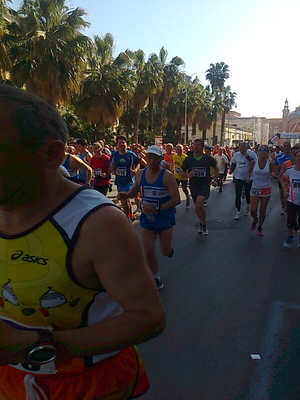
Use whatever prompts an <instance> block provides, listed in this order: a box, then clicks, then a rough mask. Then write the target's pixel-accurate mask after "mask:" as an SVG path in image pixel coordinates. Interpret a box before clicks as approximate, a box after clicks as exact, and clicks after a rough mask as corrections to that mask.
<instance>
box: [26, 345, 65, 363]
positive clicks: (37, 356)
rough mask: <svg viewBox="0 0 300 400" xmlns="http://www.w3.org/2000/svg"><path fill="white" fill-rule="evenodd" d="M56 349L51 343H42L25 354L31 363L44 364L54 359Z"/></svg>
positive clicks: (56, 352)
mask: <svg viewBox="0 0 300 400" xmlns="http://www.w3.org/2000/svg"><path fill="white" fill-rule="evenodd" d="M57 354H58V349H57V347H56V346H53V345H47V344H45V345H42V346H39V347H36V348H34V349H32V350H31V351H30V352H29V353H28V356H27V360H28V362H29V363H31V364H46V363H48V362H50V361H52V360H54V359H55V357H56V356H57Z"/></svg>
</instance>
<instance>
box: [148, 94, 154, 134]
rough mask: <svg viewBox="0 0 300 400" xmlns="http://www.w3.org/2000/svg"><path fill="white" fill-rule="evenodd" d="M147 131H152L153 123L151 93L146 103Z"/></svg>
mask: <svg viewBox="0 0 300 400" xmlns="http://www.w3.org/2000/svg"><path fill="white" fill-rule="evenodd" d="M148 121H149V125H148V131H153V125H154V95H153V94H151V95H150V96H149V103H148Z"/></svg>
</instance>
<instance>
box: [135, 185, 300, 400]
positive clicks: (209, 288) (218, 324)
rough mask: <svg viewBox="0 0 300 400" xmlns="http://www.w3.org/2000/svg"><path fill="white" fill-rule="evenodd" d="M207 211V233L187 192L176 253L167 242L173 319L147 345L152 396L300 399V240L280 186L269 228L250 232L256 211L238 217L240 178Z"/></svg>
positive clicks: (164, 264)
mask: <svg viewBox="0 0 300 400" xmlns="http://www.w3.org/2000/svg"><path fill="white" fill-rule="evenodd" d="M244 205H245V200H243V206H244ZM206 210H207V221H208V229H209V235H208V236H206V237H204V236H202V235H200V234H198V228H197V224H198V221H197V218H196V215H195V211H194V206H193V204H191V206H190V208H189V209H186V208H185V201H182V203H181V205H179V206H178V207H177V224H176V226H175V228H174V241H173V244H174V248H175V254H174V256H173V258H172V259H169V258H167V257H164V256H162V255H160V254H159V250H158V248H157V254H159V263H160V273H161V277H162V280H163V283H164V285H165V288H164V289H163V290H161V291H160V294H161V298H162V301H163V303H164V306H165V310H166V314H167V326H166V329H165V331H164V332H163V333H162V334H161V335H160V336H159V337H157V338H155V339H153V340H151V341H149V342H147V343H144V344H142V345H140V346H139V349H140V352H141V354H142V357H143V359H144V362H145V364H146V367H147V370H148V373H149V378H150V382H151V388H150V390H149V391H148V393H147V394H145V395H144V396H142V399H143V400H156V399H159V400H217V399H221V400H227V399H228V400H231V399H259V400H268V399H271V400H279V399H282V400H290V399H300V379H299V376H300V368H299V367H300V340H299V333H300V324H299V316H300V249H298V248H297V247H296V243H297V239H295V241H294V243H293V246H292V247H291V248H288V249H284V248H283V247H282V244H283V242H284V240H285V238H286V235H287V232H286V227H285V226H286V217H285V216H281V215H280V210H281V206H280V202H279V195H278V189H277V186H276V184H275V183H274V185H273V195H272V198H271V200H270V203H269V207H268V213H267V214H268V215H267V218H266V221H265V224H264V232H265V236H264V237H258V236H257V234H256V232H251V231H250V223H251V217H250V216H244V215H243V216H242V219H241V220H240V221H234V219H233V218H234V215H235V207H234V187H233V184H232V181H231V178H229V180H228V181H227V182H226V184H225V186H224V188H223V193H218V189H212V191H211V196H210V199H209V202H208V207H207V209H206ZM134 226H135V228H136V229H137V230H138V231H139V230H140V228H139V223H138V221H136V222H135V223H134Z"/></svg>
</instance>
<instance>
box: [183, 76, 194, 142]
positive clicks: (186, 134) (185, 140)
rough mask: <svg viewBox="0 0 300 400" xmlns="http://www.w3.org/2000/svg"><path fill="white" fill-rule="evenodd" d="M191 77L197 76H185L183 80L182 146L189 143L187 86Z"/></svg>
mask: <svg viewBox="0 0 300 400" xmlns="http://www.w3.org/2000/svg"><path fill="white" fill-rule="evenodd" d="M193 75H196V77H197V74H196V73H194V74H192V75H187V76H186V80H185V105H184V127H185V128H184V132H185V135H184V144H188V143H189V127H188V123H187V110H188V84H189V79H191V78H192V76H193Z"/></svg>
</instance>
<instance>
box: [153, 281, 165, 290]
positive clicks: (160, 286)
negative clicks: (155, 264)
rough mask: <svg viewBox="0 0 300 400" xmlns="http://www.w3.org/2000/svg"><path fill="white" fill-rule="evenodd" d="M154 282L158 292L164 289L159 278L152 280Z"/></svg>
mask: <svg viewBox="0 0 300 400" xmlns="http://www.w3.org/2000/svg"><path fill="white" fill-rule="evenodd" d="M154 282H155V283H156V287H157V289H158V290H161V289H163V288H164V284H163V283H162V281H161V279H160V278H154Z"/></svg>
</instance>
